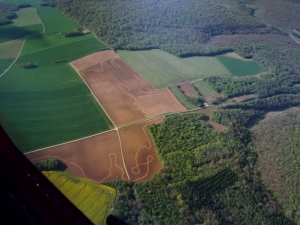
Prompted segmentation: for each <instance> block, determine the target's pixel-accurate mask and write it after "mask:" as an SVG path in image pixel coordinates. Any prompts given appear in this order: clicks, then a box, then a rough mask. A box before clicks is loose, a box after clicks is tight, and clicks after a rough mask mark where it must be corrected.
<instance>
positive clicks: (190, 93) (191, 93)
mask: <svg viewBox="0 0 300 225" xmlns="http://www.w3.org/2000/svg"><path fill="white" fill-rule="evenodd" d="M180 90H181V91H182V92H184V95H185V96H188V97H192V98H196V97H198V94H197V93H196V92H195V91H194V90H193V89H192V88H191V86H190V85H188V84H182V85H180Z"/></svg>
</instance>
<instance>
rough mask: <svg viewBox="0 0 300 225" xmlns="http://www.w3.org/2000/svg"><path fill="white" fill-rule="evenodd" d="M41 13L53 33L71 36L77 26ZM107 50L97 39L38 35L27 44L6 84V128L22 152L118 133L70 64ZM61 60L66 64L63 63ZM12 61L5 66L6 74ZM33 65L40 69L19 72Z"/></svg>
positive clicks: (0, 86)
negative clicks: (55, 29)
mask: <svg viewBox="0 0 300 225" xmlns="http://www.w3.org/2000/svg"><path fill="white" fill-rule="evenodd" d="M34 2H35V1H34ZM29 3H32V2H29ZM34 4H35V3H34ZM34 4H33V5H34ZM51 10H54V11H53V12H54V14H53V15H52V16H53V18H54V16H55V18H58V19H53V18H52V17H50V16H51ZM40 11H41V12H42V13H41V14H43V13H44V14H43V15H44V17H43V18H44V20H47V23H48V24H49V27H50V28H49V29H50V30H51V29H52V28H51V27H53V28H54V27H56V28H59V29H61V28H63V30H71V29H72V28H73V27H74V26H75V25H76V24H77V23H75V22H74V21H71V22H70V19H68V18H66V17H64V16H63V15H61V16H56V14H55V13H59V12H58V11H57V10H56V9H53V8H50V7H49V8H48V7H45V8H41V7H39V6H38V13H39V15H40ZM64 18H65V19H66V21H64ZM43 22H44V21H43ZM47 23H45V24H47ZM55 23H56V24H55ZM50 25H51V26H50ZM56 25H57V26H56ZM31 26H36V25H31ZM76 26H77V25H76ZM78 26H79V25H78ZM15 27H16V26H15ZM0 29H1V27H0ZM46 30H47V26H46ZM6 38H8V37H6ZM9 38H10V37H9ZM104 48H105V46H104V45H103V44H102V43H100V42H99V41H97V40H96V39H95V38H94V37H93V36H92V35H91V34H87V35H84V36H80V37H73V38H66V37H64V36H62V35H61V34H59V33H55V34H52V35H47V34H36V35H32V36H30V37H28V38H27V40H26V42H25V44H24V47H23V50H22V52H21V55H20V57H19V58H18V60H17V61H16V63H15V65H14V66H13V67H12V68H11V69H10V70H9V71H7V73H6V74H4V76H2V77H1V78H0V90H1V91H0V123H1V124H2V126H3V127H4V128H5V130H6V132H7V133H8V134H9V136H10V137H11V139H12V140H13V141H14V142H15V144H16V145H17V146H18V147H19V149H20V150H21V151H23V152H28V151H31V150H35V149H39V148H43V147H47V146H51V145H55V144H59V143H62V142H67V141H71V140H74V139H78V138H82V137H86V136H89V135H93V134H95V133H99V132H102V131H106V130H108V129H110V128H112V123H111V121H110V120H109V119H108V117H107V116H106V114H105V113H104V111H103V109H102V108H101V106H100V105H99V104H98V103H97V102H96V100H95V99H94V97H93V96H92V94H91V93H90V91H89V89H88V88H87V87H86V85H85V84H84V82H83V81H82V79H81V78H80V77H79V75H78V74H77V73H76V72H75V71H74V70H73V68H72V67H71V66H70V65H69V64H68V63H69V62H70V61H73V60H74V59H77V58H81V57H83V56H86V55H88V54H90V53H92V52H95V51H98V50H101V49H104ZM60 60H64V61H62V62H58V61H60ZM1 61H2V60H1ZM11 61H12V60H11V59H7V60H6V59H5V60H3V64H1V67H0V69H2V65H5V64H6V65H9V62H11ZM28 62H33V63H36V64H37V65H38V67H37V68H35V69H22V68H19V67H18V66H17V65H20V64H21V63H28ZM55 62H58V63H55ZM3 68H5V67H4V66H3ZM2 70H4V69H2Z"/></svg>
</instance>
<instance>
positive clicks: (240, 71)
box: [217, 56, 264, 76]
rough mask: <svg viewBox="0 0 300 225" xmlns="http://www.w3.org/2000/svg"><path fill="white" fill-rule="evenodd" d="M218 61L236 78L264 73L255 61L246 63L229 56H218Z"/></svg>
mask: <svg viewBox="0 0 300 225" xmlns="http://www.w3.org/2000/svg"><path fill="white" fill-rule="evenodd" d="M217 59H218V60H219V61H220V62H221V63H222V64H223V65H224V66H225V67H226V68H227V69H228V70H229V71H230V72H231V74H232V75H234V76H247V75H255V74H259V73H262V72H264V70H263V69H262V68H261V66H260V65H258V64H257V63H256V62H254V61H245V60H241V59H237V58H234V57H228V56H217Z"/></svg>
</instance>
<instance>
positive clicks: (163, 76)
mask: <svg viewBox="0 0 300 225" xmlns="http://www.w3.org/2000/svg"><path fill="white" fill-rule="evenodd" d="M117 53H118V55H120V56H121V57H122V59H124V60H125V61H126V62H127V63H128V64H129V65H130V66H132V68H134V69H135V70H136V71H137V72H138V73H139V74H141V75H142V76H143V77H145V78H146V79H147V80H148V81H149V82H150V83H151V84H153V85H154V86H155V87H156V88H163V87H166V86H168V85H169V84H171V83H174V82H177V81H179V80H180V79H186V80H187V81H192V80H195V79H199V78H204V77H208V76H212V75H231V73H230V72H229V71H228V70H227V68H226V67H225V66H223V64H222V63H220V61H219V60H218V59H217V58H215V57H189V58H178V57H176V56H174V55H171V54H169V53H167V52H164V51H162V50H158V49H154V50H147V51H125V50H119V51H117Z"/></svg>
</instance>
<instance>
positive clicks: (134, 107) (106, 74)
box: [71, 51, 185, 126]
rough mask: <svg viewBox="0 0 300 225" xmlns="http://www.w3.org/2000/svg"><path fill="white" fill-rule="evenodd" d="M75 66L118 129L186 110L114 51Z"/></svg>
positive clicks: (84, 60)
mask: <svg viewBox="0 0 300 225" xmlns="http://www.w3.org/2000/svg"><path fill="white" fill-rule="evenodd" d="M98 58H99V62H98V63H97V62H96V61H97V59H98ZM89 59H91V61H89ZM71 66H73V67H74V68H75V70H76V71H77V72H78V73H79V74H80V75H81V77H82V78H83V79H84V81H85V82H86V84H87V85H88V86H89V88H90V89H91V91H92V92H93V94H94V95H95V97H96V98H97V99H98V101H99V102H100V103H101V105H102V106H103V108H104V109H105V111H106V112H107V114H108V115H109V116H110V118H111V119H112V121H113V122H114V123H115V124H116V125H117V126H120V125H124V124H127V123H130V122H134V121H137V120H140V119H144V118H148V117H154V116H158V115H161V114H164V113H169V112H177V111H184V110H185V108H184V107H183V106H182V105H181V104H180V103H179V102H178V101H177V99H176V98H175V97H174V96H173V94H172V93H170V92H169V90H167V89H159V90H157V89H156V88H154V87H153V86H152V85H151V84H150V83H149V82H148V81H147V80H145V79H144V78H143V77H142V76H140V75H139V74H138V73H137V72H135V71H134V70H133V69H132V68H131V67H130V66H128V65H127V64H126V63H125V62H124V61H123V60H122V59H121V58H120V57H119V56H118V55H117V54H115V53H114V52H112V51H101V52H97V53H94V54H92V56H91V55H89V56H87V57H84V58H82V59H79V60H76V61H74V62H72V63H71ZM148 104H151V106H148ZM150 107H151V108H150Z"/></svg>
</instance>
